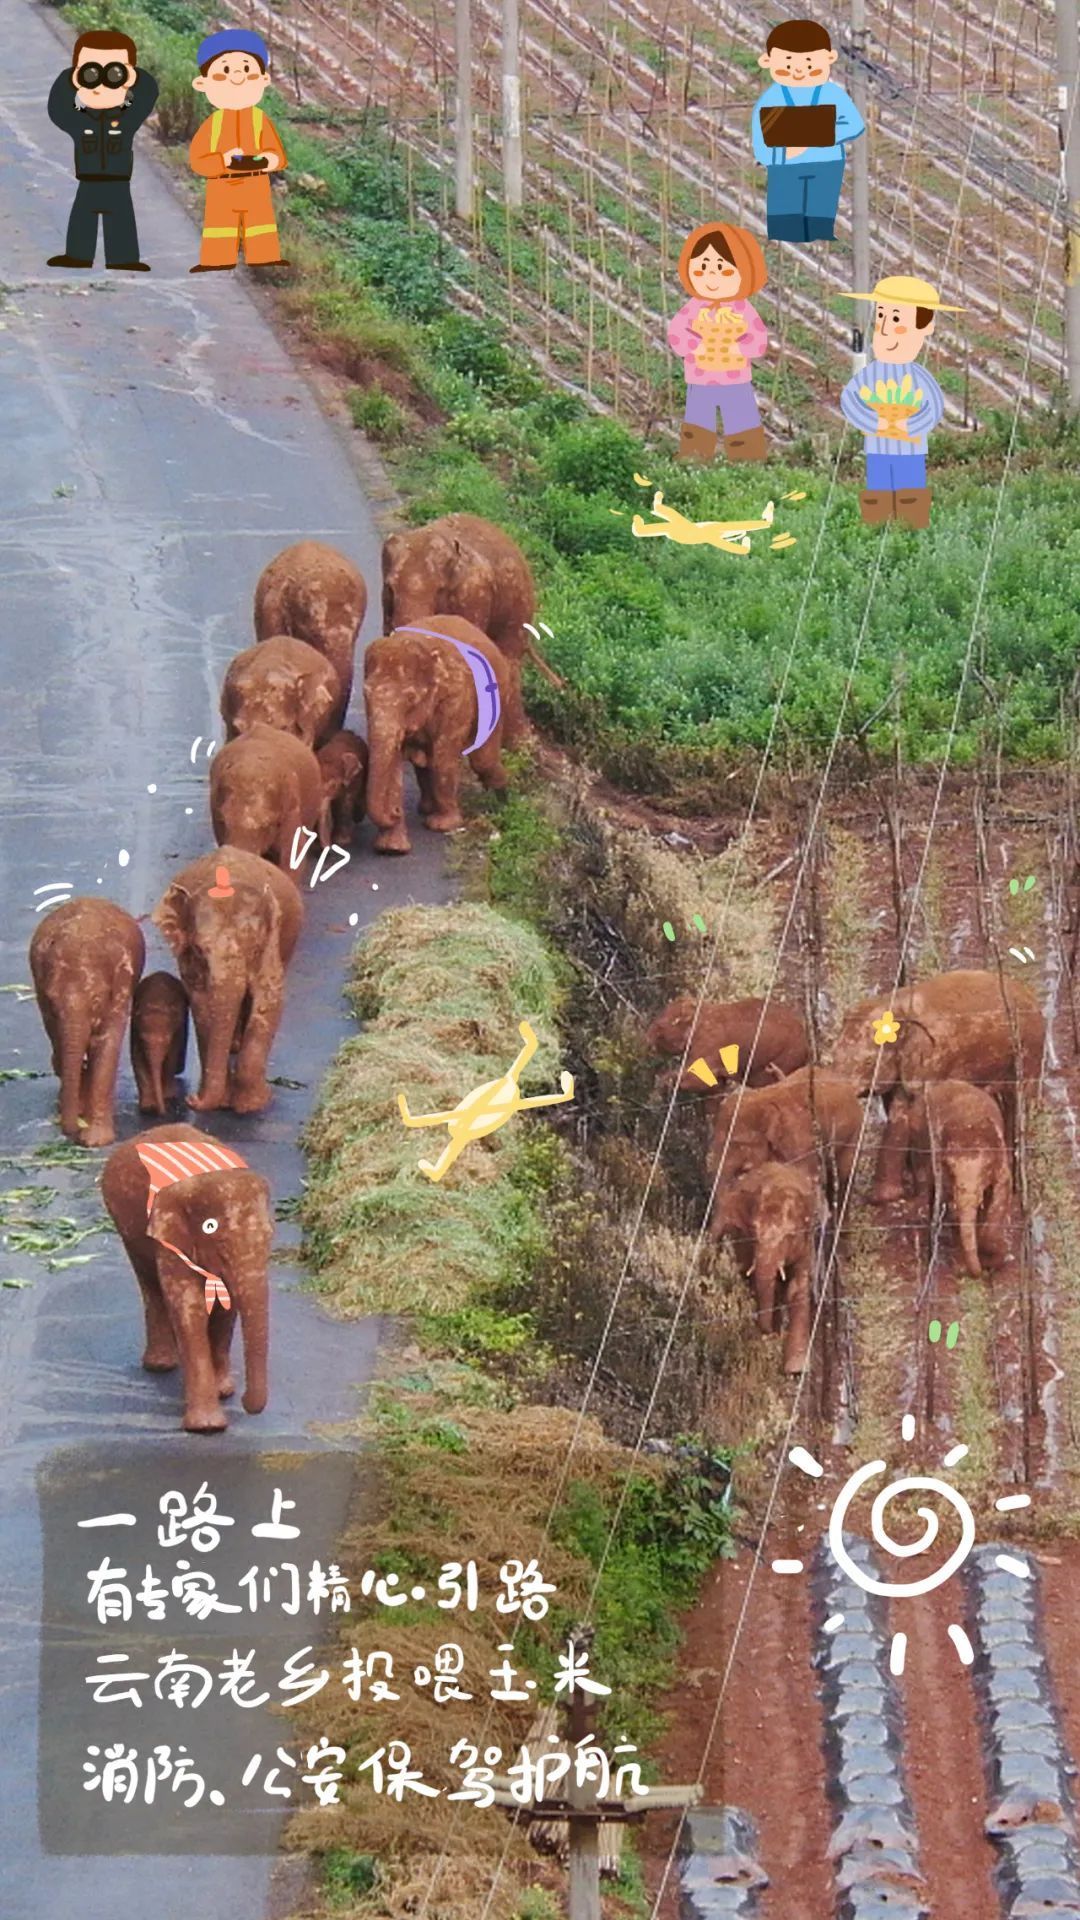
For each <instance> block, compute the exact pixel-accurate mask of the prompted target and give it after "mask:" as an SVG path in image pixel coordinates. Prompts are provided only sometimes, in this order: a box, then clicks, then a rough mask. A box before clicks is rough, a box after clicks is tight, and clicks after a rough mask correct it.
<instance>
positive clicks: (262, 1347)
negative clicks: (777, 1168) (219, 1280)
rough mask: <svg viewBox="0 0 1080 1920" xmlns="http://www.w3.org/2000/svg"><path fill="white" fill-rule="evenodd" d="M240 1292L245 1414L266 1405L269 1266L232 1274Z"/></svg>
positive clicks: (259, 1266) (238, 1294)
mask: <svg viewBox="0 0 1080 1920" xmlns="http://www.w3.org/2000/svg"><path fill="white" fill-rule="evenodd" d="M230 1284H231V1285H232V1286H233V1287H234V1290H235V1293H236V1302H237V1310H238V1312H239V1315H240V1326H241V1328H242V1330H243V1335H244V1394H243V1407H244V1412H245V1413H261V1412H262V1410H263V1408H264V1407H265V1405H266V1391H267V1388H266V1357H267V1349H268V1345H269V1301H268V1297H267V1274H266V1267H265V1265H256V1264H252V1265H250V1266H245V1267H244V1268H243V1270H242V1272H241V1273H240V1274H237V1273H235V1272H234V1273H233V1274H232V1275H231V1276H230Z"/></svg>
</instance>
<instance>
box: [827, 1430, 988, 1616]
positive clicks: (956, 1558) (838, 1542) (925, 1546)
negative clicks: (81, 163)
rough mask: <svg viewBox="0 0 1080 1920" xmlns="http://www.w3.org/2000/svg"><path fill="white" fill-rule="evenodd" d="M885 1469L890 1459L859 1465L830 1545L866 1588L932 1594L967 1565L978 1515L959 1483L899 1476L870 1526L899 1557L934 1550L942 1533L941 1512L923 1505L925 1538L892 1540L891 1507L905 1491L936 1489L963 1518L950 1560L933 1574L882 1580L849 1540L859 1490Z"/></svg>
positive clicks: (837, 1509)
mask: <svg viewBox="0 0 1080 1920" xmlns="http://www.w3.org/2000/svg"><path fill="white" fill-rule="evenodd" d="M885 1471H886V1467H885V1462H884V1460H870V1461H868V1462H867V1464H866V1465H865V1466H862V1467H857V1468H856V1470H855V1472H854V1473H853V1474H852V1475H851V1477H850V1479H849V1480H847V1481H846V1482H845V1484H844V1486H843V1487H841V1489H840V1492H839V1493H838V1494H837V1496H836V1502H835V1504H834V1506H833V1510H832V1514H831V1517H830V1520H829V1547H830V1550H831V1552H832V1556H833V1559H834V1560H835V1561H836V1563H837V1565H838V1566H839V1567H842V1568H843V1570H844V1572H845V1573H846V1574H847V1576H848V1578H849V1579H850V1580H854V1581H855V1584H856V1585H857V1586H859V1587H861V1588H862V1589H863V1592H864V1593H882V1594H885V1595H886V1596H887V1597H888V1598H889V1599H896V1598H903V1597H904V1596H905V1595H912V1596H913V1595H915V1594H918V1593H932V1592H933V1590H934V1588H935V1587H941V1586H944V1584H945V1582H946V1580H949V1579H951V1577H952V1575H953V1574H954V1573H955V1572H956V1571H957V1569H958V1568H959V1567H961V1566H963V1564H964V1561H965V1560H966V1559H967V1557H968V1554H969V1553H970V1552H971V1549H972V1547H973V1546H974V1544H975V1519H974V1516H973V1514H972V1511H971V1508H970V1507H969V1506H968V1503H967V1501H966V1500H965V1499H964V1497H963V1495H962V1494H960V1493H957V1491H956V1488H955V1487H951V1486H950V1485H949V1483H948V1481H947V1480H934V1479H932V1478H931V1477H930V1476H929V1475H927V1476H925V1477H922V1478H920V1477H918V1476H917V1475H916V1476H912V1477H910V1478H908V1479H905V1480H894V1481H893V1482H892V1484H891V1485H890V1486H887V1487H882V1489H881V1492H880V1493H879V1494H878V1496H877V1498H876V1500H875V1501H874V1504H873V1507H872V1508H871V1512H870V1531H871V1534H872V1535H873V1539H874V1543H875V1545H876V1546H878V1547H880V1548H881V1550H882V1552H883V1553H887V1554H890V1555H891V1556H893V1557H894V1558H895V1559H897V1560H904V1559H909V1558H910V1557H912V1556H913V1555H915V1554H920V1553H929V1551H930V1548H931V1547H932V1546H933V1544H934V1541H935V1540H936V1539H937V1536H938V1531H939V1528H938V1517H937V1514H936V1513H935V1512H934V1511H933V1509H932V1508H930V1507H920V1508H919V1514H920V1517H921V1518H922V1519H923V1520H924V1521H925V1523H926V1525H925V1528H924V1531H923V1533H922V1534H921V1536H920V1537H919V1539H918V1540H909V1541H898V1540H893V1539H892V1537H891V1535H890V1534H889V1532H888V1530H887V1528H886V1525H885V1509H886V1507H887V1506H888V1504H889V1501H890V1500H893V1499H895V1498H896V1496H897V1495H898V1494H902V1493H912V1492H915V1493H933V1494H936V1495H937V1496H938V1497H939V1498H940V1499H942V1500H944V1501H945V1502H946V1503H947V1504H948V1505H949V1506H951V1507H952V1508H953V1511H954V1512H955V1514H956V1516H957V1518H958V1520H959V1522H960V1541H959V1545H958V1546H956V1547H955V1548H954V1549H953V1551H952V1553H951V1554H950V1555H949V1557H948V1559H947V1560H946V1561H945V1562H944V1563H943V1564H942V1565H941V1566H940V1567H938V1568H936V1570H935V1571H934V1572H933V1573H928V1574H925V1575H924V1576H923V1578H922V1579H921V1580H896V1581H890V1580H876V1579H874V1578H873V1577H872V1575H870V1574H868V1573H866V1572H864V1570H863V1569H862V1567H860V1566H858V1565H857V1564H856V1562H855V1561H854V1560H853V1559H852V1558H851V1555H850V1554H849V1553H848V1551H847V1548H846V1547H845V1545H844V1520H845V1518H846V1516H847V1512H848V1508H849V1507H850V1506H851V1503H852V1501H853V1500H854V1498H855V1496H856V1494H857V1493H859V1492H860V1491H861V1490H862V1488H863V1486H864V1485H865V1484H866V1482H867V1481H868V1480H871V1479H872V1478H873V1477H874V1475H875V1474H877V1473H884V1472H885Z"/></svg>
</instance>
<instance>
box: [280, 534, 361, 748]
mask: <svg viewBox="0 0 1080 1920" xmlns="http://www.w3.org/2000/svg"><path fill="white" fill-rule="evenodd" d="M367 601H368V592H367V585H366V583H365V580H364V576H363V574H362V573H361V572H360V569H359V567H354V566H353V563H352V561H351V560H347V559H346V558H345V555H344V554H343V553H338V551H337V549H336V548H335V547H327V546H324V545H323V543H322V541H320V540H299V541H297V543H296V545H295V546H292V547H286V548H285V549H284V551H283V552H281V553H279V554H276V555H275V556H274V558H273V560H271V561H270V563H269V565H268V566H266V567H264V568H263V571H262V573H261V574H260V575H259V581H258V585H257V586H256V588H255V638H256V640H270V639H273V638H274V636H275V635H287V636H288V637H289V638H291V639H293V640H303V641H304V642H306V644H307V645H308V646H309V647H314V648H315V650H316V651H317V652H318V653H321V654H323V655H325V657H326V659H327V660H328V661H329V662H330V665H331V666H332V667H333V669H334V671H335V673H336V674H337V678H338V686H339V688H340V694H339V698H338V702H337V707H336V710H335V713H334V726H335V727H340V726H342V725H343V723H344V720H345V714H346V712H347V710H348V706H349V694H350V692H351V690H352V679H353V654H354V651H355V648H356V641H357V636H358V634H359V632H360V628H361V626H362V624H363V619H364V615H365V613H366V612H367Z"/></svg>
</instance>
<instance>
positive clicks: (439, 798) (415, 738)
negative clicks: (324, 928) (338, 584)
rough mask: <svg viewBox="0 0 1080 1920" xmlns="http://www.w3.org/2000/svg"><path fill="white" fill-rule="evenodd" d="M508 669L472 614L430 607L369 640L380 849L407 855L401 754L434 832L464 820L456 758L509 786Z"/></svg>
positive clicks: (372, 798)
mask: <svg viewBox="0 0 1080 1920" xmlns="http://www.w3.org/2000/svg"><path fill="white" fill-rule="evenodd" d="M509 674H510V668H509V666H508V663H507V661H506V660H505V659H504V657H503V655H502V654H501V653H500V652H499V649H498V647H496V646H494V645H493V644H492V642H491V641H490V640H489V639H488V638H487V636H486V635H485V634H483V633H481V632H480V630H479V628H478V627H474V626H472V625H471V624H470V622H469V621H468V620H460V619H458V618H457V616H456V615H454V614H430V615H429V616H428V617H427V618H426V619H424V620H422V621H418V622H417V623H416V625H415V626H409V627H397V628H395V630H394V632H393V633H390V634H387V635H385V636H384V637H383V638H382V639H381V640H373V641H372V643H371V645H370V646H369V648H368V650H367V653H366V655H365V656H364V701H365V704H366V706H367V720H368V727H367V735H368V753H369V756H370V757H369V760H368V783H367V810H368V814H369V816H370V818H371V819H372V820H373V821H374V823H375V825H376V827H377V828H378V833H377V834H376V836H375V850H376V852H377V853H408V852H409V851H410V849H411V845H412V843H411V841H410V839H409V835H408V831H407V829H406V826H405V807H404V800H403V796H402V759H403V758H404V759H406V760H411V761H412V764H413V766H414V767H415V768H416V778H417V781H418V783H419V786H420V813H421V816H422V818H423V820H424V824H425V826H428V827H432V828H434V830H435V832H436V833H454V832H456V830H457V829H458V828H459V827H463V826H464V824H465V821H464V819H463V817H462V812H461V808H460V806H459V805H458V786H459V783H460V780H461V765H462V757H463V756H464V755H467V756H468V759H469V763H470V765H471V766H472V770H473V772H474V773H475V774H476V777H477V779H478V780H479V781H480V783H481V785H482V786H485V787H491V788H494V789H495V790H499V789H501V788H503V787H505V785H506V771H505V769H504V767H503V763H502V756H501V753H500V747H501V745H502V733H503V715H504V711H505V699H506V690H507V687H508V685H509Z"/></svg>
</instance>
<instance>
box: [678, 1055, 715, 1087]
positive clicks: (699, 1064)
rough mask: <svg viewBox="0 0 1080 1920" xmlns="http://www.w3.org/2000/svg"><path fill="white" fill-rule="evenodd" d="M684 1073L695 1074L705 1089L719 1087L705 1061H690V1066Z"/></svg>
mask: <svg viewBox="0 0 1080 1920" xmlns="http://www.w3.org/2000/svg"><path fill="white" fill-rule="evenodd" d="M686 1071H687V1073H696V1074H697V1077H698V1079H699V1080H704V1082H705V1085H706V1086H707V1087H715V1086H717V1085H719V1082H718V1081H717V1078H716V1075H715V1073H714V1072H713V1070H712V1068H711V1067H710V1065H709V1063H708V1061H707V1060H691V1062H690V1065H689V1066H688V1067H687V1069H686Z"/></svg>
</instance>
